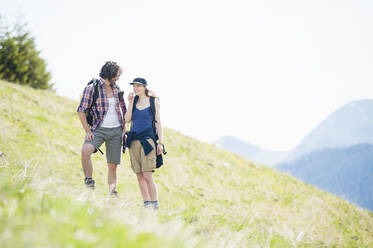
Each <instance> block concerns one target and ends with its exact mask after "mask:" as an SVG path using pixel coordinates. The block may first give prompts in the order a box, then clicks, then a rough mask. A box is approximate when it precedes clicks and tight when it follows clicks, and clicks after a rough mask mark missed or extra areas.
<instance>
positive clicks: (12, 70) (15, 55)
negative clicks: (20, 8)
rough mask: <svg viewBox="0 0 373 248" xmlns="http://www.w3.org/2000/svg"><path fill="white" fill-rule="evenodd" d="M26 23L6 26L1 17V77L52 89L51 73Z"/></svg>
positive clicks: (38, 87)
mask: <svg viewBox="0 0 373 248" xmlns="http://www.w3.org/2000/svg"><path fill="white" fill-rule="evenodd" d="M25 27H26V24H15V25H14V27H13V28H9V27H8V26H5V25H4V24H3V22H2V19H1V17H0V79H4V80H7V81H10V82H13V83H17V84H22V85H28V86H31V87H33V88H37V89H51V88H52V86H53V84H50V83H49V82H50V79H51V73H50V72H48V71H47V69H46V67H47V63H46V62H45V61H44V59H42V58H41V57H40V52H39V51H38V50H37V49H36V44H35V39H34V37H32V36H31V35H30V33H29V32H28V31H27V30H26V28H25Z"/></svg>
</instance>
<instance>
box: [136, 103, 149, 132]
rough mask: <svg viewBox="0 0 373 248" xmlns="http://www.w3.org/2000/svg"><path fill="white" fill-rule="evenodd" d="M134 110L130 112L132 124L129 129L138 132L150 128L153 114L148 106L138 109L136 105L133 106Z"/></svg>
mask: <svg viewBox="0 0 373 248" xmlns="http://www.w3.org/2000/svg"><path fill="white" fill-rule="evenodd" d="M133 107H134V108H135V110H134V111H133V113H132V124H133V127H132V129H131V131H133V132H136V133H139V132H142V131H144V130H146V129H149V128H152V121H153V115H152V112H151V110H150V106H149V107H147V108H145V109H142V110H139V109H138V108H136V106H133Z"/></svg>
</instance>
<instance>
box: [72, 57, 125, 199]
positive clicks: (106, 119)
mask: <svg viewBox="0 0 373 248" xmlns="http://www.w3.org/2000/svg"><path fill="white" fill-rule="evenodd" d="M121 73H122V69H121V68H120V67H119V65H118V64H117V63H115V62H113V61H108V62H106V63H105V64H104V65H103V66H102V68H101V72H100V79H99V80H98V82H97V84H95V83H93V84H90V85H88V86H87V87H86V88H85V89H84V91H83V97H82V99H81V101H80V104H79V107H78V109H77V112H78V115H79V118H80V121H81V123H82V125H83V128H84V130H85V133H86V135H85V138H84V144H83V147H82V167H83V172H84V175H85V179H84V183H85V185H86V186H87V187H89V188H91V189H94V188H95V181H94V180H93V179H92V161H91V155H92V153H94V152H96V151H97V149H99V147H100V146H101V145H102V144H103V143H104V142H105V145H106V160H107V166H108V184H109V195H113V196H117V194H118V192H117V191H116V182H117V173H116V171H117V166H118V164H120V158H121V147H122V139H123V136H124V134H125V131H126V126H125V125H124V120H123V119H124V118H123V117H124V115H125V113H126V110H127V108H126V104H125V101H124V99H123V92H121V94H118V93H119V91H120V89H119V87H118V86H117V85H116V81H117V80H118V79H119V77H120V75H121ZM95 85H96V86H95ZM95 87H97V89H98V93H99V94H98V97H97V100H96V104H94V103H93V95H94V92H95ZM88 112H90V113H91V115H92V126H89V124H88V122H87V118H86V114H87V113H88Z"/></svg>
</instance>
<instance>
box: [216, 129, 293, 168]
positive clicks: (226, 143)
mask: <svg viewBox="0 0 373 248" xmlns="http://www.w3.org/2000/svg"><path fill="white" fill-rule="evenodd" d="M213 144H215V145H216V146H218V147H219V148H222V149H224V150H227V151H230V152H233V153H236V154H239V155H241V156H243V157H245V158H248V159H250V160H252V161H256V162H260V163H262V164H266V165H269V166H272V165H274V164H276V163H278V162H279V161H281V160H282V159H283V158H284V156H285V155H286V152H281V151H270V150H263V149H261V148H260V147H259V146H254V145H252V144H250V143H248V142H245V141H242V140H240V139H237V138H235V137H232V136H224V137H222V138H220V139H219V140H217V141H215V142H213Z"/></svg>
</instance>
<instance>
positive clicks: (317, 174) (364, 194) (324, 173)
mask: <svg viewBox="0 0 373 248" xmlns="http://www.w3.org/2000/svg"><path fill="white" fill-rule="evenodd" d="M275 168H276V169H279V170H281V171H284V172H287V173H290V174H291V175H293V176H295V177H297V178H299V179H301V180H303V181H305V182H307V183H310V184H312V185H315V186H317V187H318V188H320V189H323V190H326V191H328V192H330V193H332V194H336V195H338V196H341V197H342V198H344V199H346V200H348V201H350V202H352V203H355V204H357V205H359V206H361V207H364V208H367V209H369V210H370V211H372V212H373V145H372V144H358V145H353V146H350V147H344V148H334V149H330V148H329V149H323V150H319V151H313V152H311V153H308V154H306V155H303V156H302V157H300V158H298V159H297V160H295V161H291V162H288V163H286V162H285V163H281V164H278V165H276V166H275Z"/></svg>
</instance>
